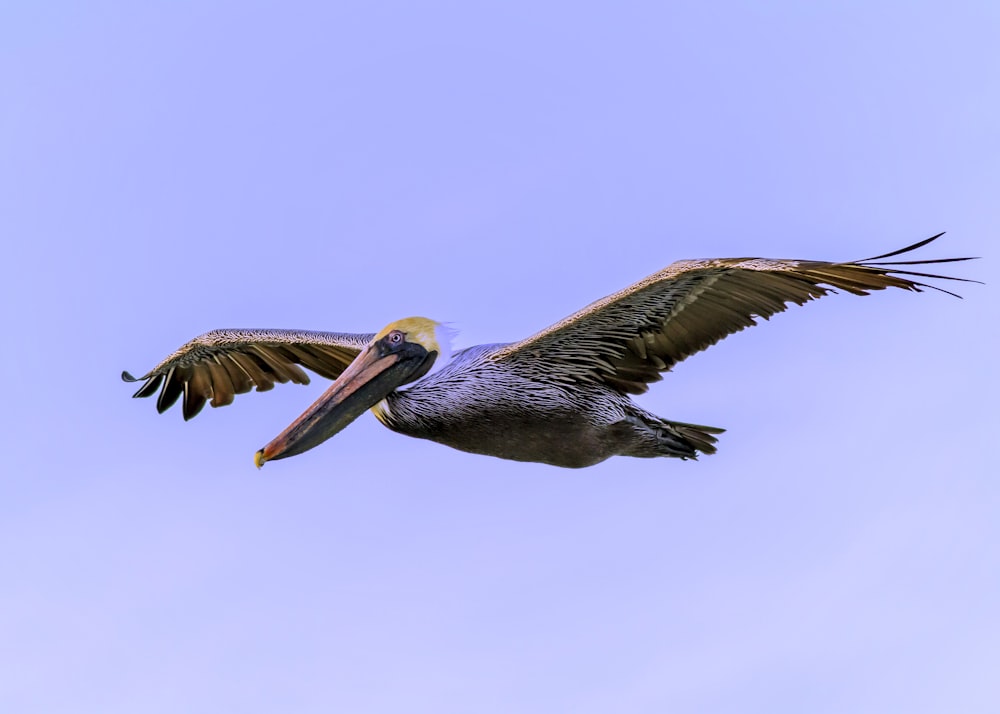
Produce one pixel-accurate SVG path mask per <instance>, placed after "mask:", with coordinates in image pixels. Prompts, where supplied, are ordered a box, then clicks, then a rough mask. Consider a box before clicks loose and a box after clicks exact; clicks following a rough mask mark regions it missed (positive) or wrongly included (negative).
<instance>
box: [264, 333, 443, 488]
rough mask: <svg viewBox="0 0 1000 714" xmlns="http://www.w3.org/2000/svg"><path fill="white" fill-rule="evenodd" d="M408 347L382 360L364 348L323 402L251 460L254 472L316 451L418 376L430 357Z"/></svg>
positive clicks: (376, 348) (374, 347) (375, 347)
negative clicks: (269, 462)
mask: <svg viewBox="0 0 1000 714" xmlns="http://www.w3.org/2000/svg"><path fill="white" fill-rule="evenodd" d="M412 347H413V348H416V349H410V350H405V351H400V352H389V353H387V354H386V353H385V351H384V350H383V349H381V346H380V345H379V343H377V342H376V343H373V344H371V345H369V346H368V347H366V348H365V349H364V350H363V351H362V352H361V354H359V355H358V356H357V357H356V358H355V360H354V361H353V362H351V364H350V365H349V366H348V367H347V369H345V370H344V371H343V373H341V375H340V376H339V377H338V378H337V379H336V380H334V382H333V384H331V385H330V388H329V389H327V390H326V391H325V392H324V393H323V396H321V397H320V398H319V399H317V400H316V402H315V403H313V405H312V406H311V407H309V409H307V410H306V412H305V413H304V414H302V416H300V417H299V418H298V419H296V420H295V421H294V422H292V423H291V424H289V425H288V428H286V429H285V430H284V431H283V432H281V433H280V434H279V435H278V436H276V437H275V438H274V439H273V440H272V441H271V443H269V444H268V445H267V446H265V447H264V448H263V449H261V450H259V451H258V452H257V453H256V454H254V463H255V464H256V465H257V468H260V467H261V466H263V465H264V463H265V462H267V461H274V460H275V459H284V458H287V457H289V456H295V455H296V454H301V453H302V452H304V451H308V450H309V449H311V448H313V447H314V446H319V445H320V444H321V443H323V442H324V441H326V440H327V439H329V438H330V437H331V436H333V435H334V434H336V433H337V432H339V431H340V430H342V429H343V428H344V427H346V426H347V425H348V424H350V423H351V422H352V421H354V420H355V419H357V418H358V417H359V416H361V415H362V414H364V413H365V412H366V411H367V410H368V409H371V408H372V407H373V406H375V405H376V404H378V403H379V402H380V401H381V400H382V399H384V398H385V397H386V396H387V395H388V394H389V393H390V392H391V391H393V390H394V389H396V388H397V387H399V386H401V385H403V384H406V383H407V382H411V381H413V380H414V379H416V378H417V377H419V376H421V374H423V373H424V372H426V371H427V369H428V368H429V365H428V364H427V362H428V358H429V357H431V358H433V357H435V356H436V353H428V352H427V350H425V349H423V347H420V346H419V345H413V346H412ZM430 361H433V359H431V360H430Z"/></svg>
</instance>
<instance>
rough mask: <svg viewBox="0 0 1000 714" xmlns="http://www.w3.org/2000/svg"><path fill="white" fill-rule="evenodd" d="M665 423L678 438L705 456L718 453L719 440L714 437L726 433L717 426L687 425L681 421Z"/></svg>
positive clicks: (665, 421)
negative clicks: (716, 446)
mask: <svg viewBox="0 0 1000 714" xmlns="http://www.w3.org/2000/svg"><path fill="white" fill-rule="evenodd" d="M663 423H664V424H665V425H666V426H667V427H668V428H669V429H670V430H671V431H673V432H674V433H676V434H677V436H679V437H681V438H682V439H684V441H686V442H688V443H689V444H690V445H691V447H692V448H693V449H694V450H695V451H699V452H701V453H703V454H705V455H711V454H714V453H715V452H716V448H715V444H716V443H718V441H719V440H718V439H717V438H715V436H714V435H715V434H721V433H723V432H724V431H725V429H720V428H719V427H717V426H703V425H701V424H687V423H685V422H681V421H667V420H664V422H663ZM695 458H697V457H695Z"/></svg>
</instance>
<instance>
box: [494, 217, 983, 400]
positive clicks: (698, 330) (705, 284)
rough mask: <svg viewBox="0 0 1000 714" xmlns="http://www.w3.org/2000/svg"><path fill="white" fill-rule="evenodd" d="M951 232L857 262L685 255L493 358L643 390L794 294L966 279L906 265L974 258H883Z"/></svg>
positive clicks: (800, 299)
mask: <svg viewBox="0 0 1000 714" xmlns="http://www.w3.org/2000/svg"><path fill="white" fill-rule="evenodd" d="M941 235H943V234H938V235H936V236H933V237H931V238H928V239H926V240H923V241H921V242H919V243H915V244H914V245H911V246H908V247H906V248H902V249H900V250H897V251H893V252H892V253H886V254H885V255H879V256H875V257H874V258H866V259H864V260H859V261H853V262H849V263H827V262H822V261H813V260H767V259H763V258H724V259H717V260H685V261H680V262H677V263H674V264H673V265H670V266H668V267H667V268H665V269H664V270H662V271H660V272H659V273H656V274H654V275H651V276H649V277H648V278H646V279H645V280H641V281H639V282H638V283H636V284H635V285H632V286H630V287H628V288H625V289H624V290H621V291H619V292H617V293H615V294H614V295H609V296H608V297H606V298H604V299H602V300H598V301H597V302H595V303H593V304H591V305H589V306H588V307H585V308H584V309H583V310H580V311H579V312H577V313H575V314H573V315H570V316H569V317H567V318H566V319H564V320H562V321H561V322H558V323H556V324H555V325H552V326H551V327H548V328H546V329H545V330H542V331H541V332H539V333H537V334H535V335H533V336H532V337H529V338H527V339H525V340H522V341H520V342H514V343H512V344H510V345H508V346H506V347H505V348H503V349H501V350H499V351H497V352H496V353H494V355H493V358H494V359H496V360H509V361H517V362H519V363H523V366H524V368H525V369H529V368H535V369H538V370H540V371H544V372H545V376H546V378H548V379H557V380H560V381H567V382H579V381H602V382H604V383H606V384H609V385H610V386H612V387H614V388H615V389H618V390H619V391H621V392H625V393H632V394H641V393H642V392H645V391H646V390H647V389H648V388H649V387H648V385H649V383H650V382H655V381H657V380H659V379H661V373H662V372H665V371H667V370H669V369H671V368H672V367H673V366H674V365H675V364H677V363H678V362H680V361H681V360H683V359H685V358H686V357H688V356H690V355H692V354H695V353H696V352H700V351H701V350H703V349H706V348H707V347H710V346H711V345H714V344H715V343H716V342H718V341H719V340H721V339H723V338H724V337H726V336H728V335H731V334H733V333H734V332H738V331H740V330H742V329H744V328H746V327H751V326H753V325H756V324H757V322H756V319H755V318H758V317H763V318H765V319H767V318H770V317H771V316H772V315H774V314H776V313H778V312H782V311H783V310H785V309H786V308H787V307H788V305H789V304H790V303H795V304H797V305H802V304H803V303H806V302H808V301H809V300H813V299H815V298H818V297H822V296H824V295H826V294H828V293H829V292H831V290H830V289H831V288H835V289H839V290H846V291H847V292H850V293H854V294H855V295H867V294H868V293H869V292H871V291H872V290H882V289H884V288H890V287H892V288H902V289H904V290H914V291H917V292H920V291H922V290H923V289H924V288H933V289H935V290H941V291H942V292H948V291H947V290H942V288H939V287H937V286H934V285H927V284H925V283H920V282H917V281H916V280H914V279H913V278H931V279H941V280H963V279H962V278H952V277H949V276H944V275H933V274H928V273H921V272H913V271H911V270H902V269H900V267H899V266H914V265H929V264H932V263H949V262H954V261H959V260H969V258H943V259H938V260H912V261H902V262H897V261H883V262H879V261H880V259H882V258H891V257H893V256H896V255H901V254H903V253H907V252H909V251H913V250H916V249H917V248H920V247H922V246H924V245H926V244H928V243H930V242H931V241H933V240H935V239H936V238H938V237H940V236H941ZM966 282H974V281H966ZM949 294H952V295H953V294H954V293H949ZM529 363H533V364H529Z"/></svg>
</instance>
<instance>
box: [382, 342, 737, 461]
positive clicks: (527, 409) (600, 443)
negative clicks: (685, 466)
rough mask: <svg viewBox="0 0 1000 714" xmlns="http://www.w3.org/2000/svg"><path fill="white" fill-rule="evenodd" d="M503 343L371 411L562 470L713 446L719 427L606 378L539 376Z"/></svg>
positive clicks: (388, 420) (459, 359) (394, 423)
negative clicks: (518, 363) (674, 416)
mask: <svg viewBox="0 0 1000 714" xmlns="http://www.w3.org/2000/svg"><path fill="white" fill-rule="evenodd" d="M505 347H507V345H477V346H476V347H470V348H469V349H466V350H462V351H461V352H458V353H456V354H455V355H454V356H453V357H452V359H451V361H449V362H448V364H447V365H446V366H445V367H443V368H442V369H441V370H440V371H438V372H435V373H434V374H431V375H428V376H427V377H425V378H424V379H421V380H419V381H418V382H416V383H415V384H414V385H413V386H412V387H410V388H409V389H403V390H397V391H395V392H392V393H390V394H389V395H388V396H386V398H385V399H383V400H382V401H381V402H379V403H378V404H376V405H375V407H374V408H373V409H372V411H373V412H374V413H375V416H376V417H377V418H378V420H379V421H381V422H382V423H383V424H384V425H385V426H387V427H389V428H390V429H392V430H393V431H396V432H399V433H400V434H405V435H407V436H414V437H418V438H422V439H430V440H432V441H436V442H438V443H440V444H444V445H445V446H450V447H452V448H455V449H459V450H461V451H467V452H470V453H473V454H484V455H486V456H498V457H500V458H503V459H512V460H514V461H541V462H543V463H547V464H552V465H554V466H568V467H581V466H591V465H593V464H596V463H599V462H601V461H604V460H605V459H607V458H608V457H610V456H615V455H624V456H643V457H652V456H680V457H694V456H695V455H696V449H700V450H701V451H703V452H705V453H711V452H713V451H715V449H714V447H712V446H711V444H712V442H714V441H715V439H714V438H713V437H712V436H711V434H714V433H719V432H721V431H722V430H721V429H714V428H711V427H695V426H692V425H686V424H675V423H672V422H669V421H666V420H663V419H660V418H659V417H657V416H655V415H653V414H650V413H649V412H647V411H645V410H643V409H641V408H640V407H639V406H638V405H636V404H635V403H634V402H633V401H632V400H631V399H629V398H628V397H627V396H626V395H624V394H622V393H621V392H619V391H616V390H614V389H612V388H611V387H608V386H607V385H605V384H601V383H593V384H578V385H572V386H571V385H565V384H560V383H558V382H552V381H549V380H545V379H539V378H537V377H535V376H534V375H531V374H529V373H525V372H524V371H523V370H519V369H517V368H516V367H515V366H513V365H511V364H510V363H507V362H504V361H503V360H497V359H496V358H495V357H496V355H497V353H498V352H500V351H501V350H502V349H504V348H505ZM539 376H543V375H539ZM581 406H585V407H586V408H581ZM699 431H701V432H703V433H702V434H700V435H699V434H698V432H699ZM682 434H687V438H685V437H684V436H683V435H682ZM699 436H700V438H699Z"/></svg>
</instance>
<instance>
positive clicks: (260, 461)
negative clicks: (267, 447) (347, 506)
mask: <svg viewBox="0 0 1000 714" xmlns="http://www.w3.org/2000/svg"><path fill="white" fill-rule="evenodd" d="M266 461H267V457H266V456H264V450H263V449H258V450H257V453H256V454H254V455H253V465H254V466H256V467H257V468H258V469H259V468H260V467H261V466H263V465H264V463H265V462H266Z"/></svg>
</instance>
